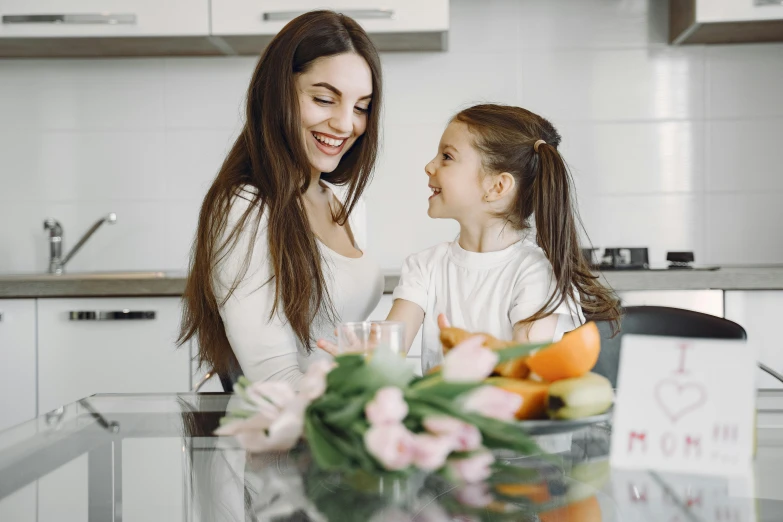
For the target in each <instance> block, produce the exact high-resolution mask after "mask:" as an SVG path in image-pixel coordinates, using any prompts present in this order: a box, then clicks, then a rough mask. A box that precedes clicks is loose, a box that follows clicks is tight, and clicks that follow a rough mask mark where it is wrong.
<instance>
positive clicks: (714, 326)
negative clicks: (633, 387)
mask: <svg viewBox="0 0 783 522" xmlns="http://www.w3.org/2000/svg"><path fill="white" fill-rule="evenodd" d="M597 324H598V330H599V331H600V332H601V354H600V355H599V357H598V362H597V363H596V365H595V367H594V368H593V371H594V372H595V373H598V374H600V375H603V376H604V377H606V378H607V379H609V381H611V383H612V386H614V387H616V386H617V371H618V368H619V365H620V346H621V342H622V337H623V335H624V334H639V335H661V336H667V337H693V338H702V339H747V337H748V336H747V333H746V332H745V329H744V328H743V327H742V326H740V325H738V324H737V323H735V322H733V321H729V320H728V319H724V318H722V317H716V316H714V315H709V314H703V313H701V312H694V311H692V310H683V309H682V308H670V307H667V306H628V307H625V308H624V315H623V318H622V322H621V325H620V333H618V334H617V335H616V336H615V337H612V328H611V325H610V324H609V323H607V322H604V321H598V322H597ZM759 366H760V367H761V368H762V369H763V370H765V371H767V372H768V373H769V370H768V369H767V368H765V367H764V366H763V365H761V364H759ZM772 375H773V376H775V375H774V373H773V374H772ZM778 378H779V377H778Z"/></svg>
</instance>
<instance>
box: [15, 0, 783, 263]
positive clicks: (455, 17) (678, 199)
mask: <svg viewBox="0 0 783 522" xmlns="http://www.w3.org/2000/svg"><path fill="white" fill-rule="evenodd" d="M451 18H452V20H451V31H450V34H449V51H448V52H445V53H384V54H383V55H382V57H381V59H382V62H383V68H384V87H385V107H384V146H383V152H382V155H381V159H380V161H379V163H378V166H377V169H376V173H375V177H374V181H373V183H372V185H371V186H370V187H369V189H368V191H367V193H366V197H367V201H368V225H369V230H370V234H369V249H368V250H369V251H370V252H369V253H370V254H371V255H373V256H374V257H376V259H378V260H379V262H380V263H381V265H382V266H383V267H384V268H386V269H389V270H394V269H397V268H398V267H399V266H400V264H401V263H402V260H403V259H404V258H405V256H407V255H409V254H411V253H413V252H416V251H419V250H421V249H423V248H427V247H429V246H431V245H433V244H435V243H437V242H440V241H448V240H451V239H452V238H453V237H454V236H455V234H456V232H457V230H458V228H457V226H456V225H455V223H453V222H449V221H441V220H437V221H436V220H432V219H430V218H429V217H427V214H426V209H427V197H428V196H429V193H428V191H427V188H426V184H427V183H426V181H427V180H426V177H425V175H424V173H423V167H424V164H425V163H426V162H427V161H428V160H429V159H430V157H431V156H432V155H434V153H435V147H436V146H437V143H438V140H439V138H440V134H441V132H442V130H443V128H444V126H445V124H446V123H447V121H448V119H449V118H450V117H451V116H452V115H453V114H454V112H455V111H457V110H459V109H460V108H462V107H465V106H468V105H470V104H472V103H477V102H484V101H494V102H501V103H511V104H518V105H521V106H523V107H526V108H529V109H531V110H533V111H535V112H539V113H540V114H542V115H544V116H546V117H548V118H550V119H551V120H552V121H553V123H554V124H555V125H556V126H557V127H558V128H559V130H560V131H561V133H562V134H563V145H562V152H563V154H564V156H565V158H566V160H567V161H568V162H569V164H570V165H571V167H572V170H573V172H574V175H575V178H576V180H577V183H578V188H579V190H578V199H579V202H580V208H581V212H582V216H583V218H584V221H585V223H586V224H587V228H588V233H589V235H590V236H591V238H592V239H593V242H594V244H595V245H596V246H601V247H607V246H648V247H649V248H650V249H651V251H650V256H651V260H653V261H655V262H662V260H663V259H664V256H665V253H666V251H667V250H676V249H692V250H695V253H696V259H697V261H699V262H705V263H713V262H714V263H762V262H769V263H773V262H774V263H781V262H783V243H781V242H780V241H777V239H776V238H777V237H778V235H779V234H778V233H777V232H776V229H775V226H776V225H777V223H779V222H780V221H781V218H783V215H781V213H782V212H783V211H780V210H778V209H779V208H780V205H779V204H778V201H779V200H780V197H781V193H782V192H783V181H781V179H783V176H781V175H780V174H781V171H780V165H781V160H783V157H782V156H781V154H782V153H781V147H780V146H779V144H780V143H781V140H783V98H781V96H780V93H781V92H783V45H782V44H764V45H736V46H686V47H671V46H668V45H667V44H666V34H667V29H666V24H667V9H666V2H663V1H660V0H622V1H618V0H557V1H552V0H525V2H520V1H518V0H491V1H486V2H476V1H475V0H452V1H451ZM255 65H256V58H254V57H233V58H231V57H216V58H155V59H105V60H104V59H93V60H66V59H60V60H0V222H2V223H4V224H5V226H3V227H0V272H9V271H30V270H44V269H45V268H46V259H47V244H46V238H45V235H44V232H43V230H42V222H43V219H44V218H45V217H47V216H51V217H55V218H57V219H59V220H60V221H61V222H62V224H63V226H64V227H65V230H66V239H65V241H66V251H67V250H68V248H70V246H72V245H73V243H74V242H75V241H76V240H77V239H78V237H79V235H80V234H81V233H82V232H83V231H84V230H85V229H86V228H87V227H88V226H89V225H90V224H91V223H92V222H93V221H94V220H95V219H97V218H98V217H99V216H101V215H103V214H105V213H106V212H109V211H114V212H117V214H118V222H117V224H116V225H114V226H112V227H106V228H105V229H103V230H100V231H98V232H97V233H96V235H95V237H94V238H93V239H92V240H91V241H90V242H89V243H88V244H87V245H86V246H85V249H84V251H83V252H81V253H79V255H78V256H77V257H75V258H74V260H73V262H72V264H71V266H70V267H69V269H70V270H72V271H79V270H149V269H184V268H185V267H186V266H187V256H188V250H189V247H190V244H191V241H192V238H193V232H194V230H195V227H196V223H197V218H198V209H199V206H200V202H201V198H202V197H203V194H204V191H205V190H206V188H207V187H208V185H209V183H210V181H211V180H212V179H213V178H214V176H215V175H216V173H217V170H218V169H219V167H220V164H221V163H222V161H223V159H224V156H225V153H226V152H227V151H228V149H229V148H230V146H231V145H232V142H233V140H234V139H235V137H236V136H237V135H238V133H239V131H240V129H241V125H242V120H243V118H244V113H243V111H244V107H243V100H244V97H245V92H246V89H247V86H248V81H249V79H250V77H251V75H252V73H253V70H254V67H255Z"/></svg>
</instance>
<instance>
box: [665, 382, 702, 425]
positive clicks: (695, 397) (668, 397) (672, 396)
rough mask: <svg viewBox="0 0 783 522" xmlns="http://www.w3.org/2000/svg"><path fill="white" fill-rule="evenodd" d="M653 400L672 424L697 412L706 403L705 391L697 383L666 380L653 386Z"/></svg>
mask: <svg viewBox="0 0 783 522" xmlns="http://www.w3.org/2000/svg"><path fill="white" fill-rule="evenodd" d="M655 400H656V401H658V405H659V406H660V407H661V409H662V410H663V412H664V413H665V414H666V416H667V417H669V418H670V419H671V420H672V422H677V421H678V420H680V419H681V418H682V417H684V416H685V415H687V414H688V413H691V412H692V411H695V410H698V409H699V408H700V407H701V406H703V405H704V403H706V402H707V390H705V389H704V386H702V385H701V384H699V383H696V382H685V383H679V382H677V381H675V380H671V379H667V380H663V381H661V382H659V383H658V384H657V385H656V386H655Z"/></svg>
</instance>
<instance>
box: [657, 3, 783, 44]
mask: <svg viewBox="0 0 783 522" xmlns="http://www.w3.org/2000/svg"><path fill="white" fill-rule="evenodd" d="M669 6H670V13H669V41H670V42H671V43H673V44H705V43H706V44H728V43H748V42H780V41H783V3H781V2H780V0H679V1H677V2H670V4H669Z"/></svg>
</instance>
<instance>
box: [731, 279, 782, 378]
mask: <svg viewBox="0 0 783 522" xmlns="http://www.w3.org/2000/svg"><path fill="white" fill-rule="evenodd" d="M725 294H726V295H725V299H726V319H731V320H732V321H734V322H735V323H739V324H741V325H742V327H743V328H745V331H746V332H747V333H748V347H749V348H750V349H752V350H754V351H755V352H756V358H757V359H758V360H759V361H761V362H763V363H764V364H766V365H767V366H769V367H771V368H772V369H774V370H777V371H778V373H783V347H781V345H780V311H781V310H783V291H780V290H747V291H742V290H727V291H726V293H725ZM756 375H757V377H756V385H757V386H758V387H759V388H783V383H781V382H780V381H778V380H777V379H775V378H773V377H772V376H771V375H769V374H767V373H765V372H763V371H762V370H758V371H757V372H756Z"/></svg>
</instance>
